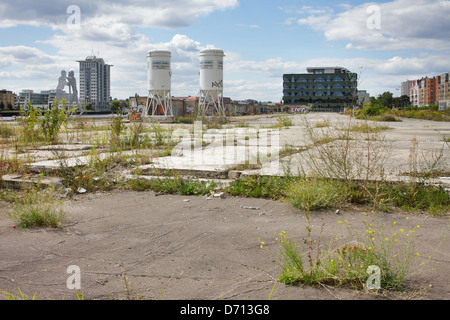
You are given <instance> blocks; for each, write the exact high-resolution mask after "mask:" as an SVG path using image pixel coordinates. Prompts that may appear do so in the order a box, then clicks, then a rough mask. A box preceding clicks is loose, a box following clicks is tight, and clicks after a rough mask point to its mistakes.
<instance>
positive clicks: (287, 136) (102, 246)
mask: <svg viewBox="0 0 450 320" xmlns="http://www.w3.org/2000/svg"><path fill="white" fill-rule="evenodd" d="M302 117H303V116H294V117H293V119H294V126H292V127H290V128H283V129H282V130H281V136H282V138H281V143H282V144H281V146H284V145H285V144H289V145H292V146H296V147H301V146H302V145H304V130H303V129H302V128H301V127H300V125H301V121H302ZM307 117H308V119H310V120H311V121H312V123H314V122H318V121H323V120H324V119H329V121H339V120H341V119H345V117H344V116H341V115H337V114H308V115H307ZM242 119H243V120H245V121H248V122H249V123H250V124H251V125H254V126H258V125H263V126H270V125H273V124H274V122H276V116H273V115H269V116H250V117H245V118H242ZM240 120H241V118H237V121H240ZM383 125H385V124H384V123H383ZM387 125H389V126H390V127H391V128H392V129H391V130H387V131H384V132H383V134H386V137H387V138H388V139H391V140H393V141H394V146H393V148H392V150H393V152H392V154H391V158H390V161H388V165H389V166H393V168H394V169H395V170H396V173H399V172H400V171H401V170H402V168H404V167H405V166H407V163H408V156H409V154H410V148H411V145H412V143H411V141H412V139H413V138H416V139H417V141H418V148H419V152H421V153H422V152H437V151H439V150H440V148H441V146H442V145H444V144H445V143H444V139H443V138H444V137H447V138H448V137H449V135H450V128H449V126H448V123H436V122H433V121H425V120H414V119H404V120H403V122H395V123H389V124H387ZM447 145H448V143H447ZM46 152H48V151H46ZM295 156H296V155H294V157H293V158H294V160H295ZM449 156H450V149H449V148H448V147H447V148H445V149H444V159H447V160H446V163H447V165H448V159H449ZM443 178H447V180H446V181H447V182H446V183H447V184H448V177H443ZM444 182H445V181H444ZM65 205H66V206H67V212H68V215H67V220H66V222H65V224H64V226H63V228H62V229H58V230H54V229H29V230H22V229H19V228H12V224H13V221H12V220H11V219H10V218H9V217H8V216H7V215H6V214H4V213H6V212H7V211H8V210H9V209H8V208H7V206H6V205H5V204H2V203H0V212H1V213H2V214H0V253H1V254H0V291H2V293H0V299H4V298H7V292H10V293H13V294H15V293H17V292H18V289H19V288H20V290H21V291H22V292H24V293H25V294H27V295H29V296H32V295H33V294H34V293H38V294H40V296H41V298H43V299H45V298H51V299H62V298H65V299H75V298H76V296H75V293H74V290H70V289H68V288H67V283H66V282H67V279H68V278H69V277H70V274H68V273H67V268H68V267H69V266H71V265H76V266H78V267H79V268H80V271H81V291H82V292H83V294H84V297H85V299H111V298H124V295H125V293H126V291H125V289H124V281H123V279H122V275H123V274H125V275H126V277H127V278H128V280H129V282H130V283H131V288H132V290H133V291H132V294H133V295H139V296H142V297H143V298H145V299H164V300H172V299H243V300H247V299H267V298H268V297H269V296H270V297H271V299H283V300H284V299H295V300H302V299H310V300H311V299H312V300H321V299H422V298H423V299H449V298H450V285H449V282H448V278H449V275H450V251H449V250H448V248H449V247H450V246H449V245H450V243H449V240H448V237H446V236H447V235H448V232H449V222H450V219H449V218H448V216H445V217H432V216H429V215H426V214H420V213H418V214H417V215H410V216H409V217H410V219H409V220H406V213H401V212H398V213H389V214H379V219H381V220H383V221H385V222H386V223H390V222H392V221H394V220H395V221H397V222H398V227H399V228H401V227H402V228H405V229H406V228H407V227H408V226H407V225H408V224H411V225H413V226H415V225H420V226H421V228H420V232H418V234H417V251H418V252H420V257H418V258H417V259H415V263H416V264H417V265H419V266H418V267H419V268H418V269H417V270H415V272H414V273H413V274H411V275H410V276H409V277H408V284H409V285H410V286H411V287H413V288H415V291H413V292H408V293H403V294H395V295H394V294H388V295H379V294H378V295H375V294H374V293H370V292H354V291H352V290H349V289H345V288H338V289H335V288H331V287H327V286H322V287H320V288H311V287H307V286H306V287H298V286H286V285H284V284H281V283H279V282H276V279H278V275H279V273H280V272H281V269H280V267H279V266H278V265H277V263H276V262H275V261H274V257H273V256H272V255H271V254H270V252H272V253H276V252H277V250H276V249H277V247H276V244H275V243H274V239H275V237H276V234H277V233H279V232H281V231H289V232H290V233H291V234H292V236H293V238H295V239H297V240H299V241H300V242H301V240H302V238H303V237H305V236H306V235H307V232H306V226H307V221H306V218H305V215H304V213H302V212H300V211H298V210H295V209H293V208H292V207H291V206H289V205H288V204H285V203H282V202H275V201H269V200H262V199H249V198H234V197H230V198H226V199H220V198H212V199H211V200H206V199H205V198H204V197H185V196H177V195H164V196H158V195H157V194H155V193H153V192H142V193H139V192H119V191H114V192H109V193H96V194H83V195H76V196H75V197H74V199H70V200H66V202H65ZM248 207H254V208H257V209H255V210H252V209H248ZM363 211H364V209H363V208H342V210H341V214H339V215H336V214H335V213H334V212H328V211H320V212H315V213H314V214H313V215H312V225H313V234H314V236H315V237H318V235H319V231H320V228H321V226H322V224H323V225H324V229H323V243H327V241H328V240H330V239H331V237H332V236H331V235H330V234H331V233H333V234H334V235H336V233H339V232H340V229H339V226H338V221H343V220H344V219H346V220H348V221H349V222H351V224H352V226H354V227H355V228H356V229H358V230H359V231H363V232H364V225H363V223H362V221H361V216H362V212H363ZM259 239H261V240H264V242H266V244H267V248H268V249H269V250H270V251H266V250H262V249H261V248H260V242H259ZM430 255H431V257H430V258H429V256H430ZM438 262H439V264H438ZM121 265H122V266H123V267H121ZM272 289H273V293H272V294H271V292H272Z"/></svg>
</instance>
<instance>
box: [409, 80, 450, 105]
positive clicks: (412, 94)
mask: <svg viewBox="0 0 450 320" xmlns="http://www.w3.org/2000/svg"><path fill="white" fill-rule="evenodd" d="M449 77H450V72H449V73H443V74H441V75H438V76H435V77H433V78H429V77H424V78H422V79H418V80H413V81H407V82H408V83H409V85H408V87H409V94H408V95H409V99H410V102H411V105H412V106H416V107H425V106H432V105H439V104H440V103H439V102H440V101H444V100H445V101H447V100H449V99H450V88H449V86H448V82H449ZM407 82H403V83H402V94H403V88H404V87H405V88H406V86H407Z"/></svg>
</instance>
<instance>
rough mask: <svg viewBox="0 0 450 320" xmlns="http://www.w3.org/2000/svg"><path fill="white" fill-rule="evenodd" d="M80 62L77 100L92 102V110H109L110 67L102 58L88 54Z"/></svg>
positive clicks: (86, 102)
mask: <svg viewBox="0 0 450 320" xmlns="http://www.w3.org/2000/svg"><path fill="white" fill-rule="evenodd" d="M78 62H79V64H80V82H79V88H80V90H79V95H80V98H79V101H80V103H81V104H82V105H84V106H85V105H87V104H88V103H91V104H92V107H93V110H94V111H109V110H111V107H110V102H111V71H110V70H111V67H112V65H109V64H106V63H105V61H104V60H103V59H102V58H97V57H96V56H89V57H87V58H86V59H85V60H82V61H78Z"/></svg>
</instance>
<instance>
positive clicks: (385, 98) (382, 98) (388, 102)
mask: <svg viewBox="0 0 450 320" xmlns="http://www.w3.org/2000/svg"><path fill="white" fill-rule="evenodd" d="M377 101H378V102H379V103H380V104H381V105H382V106H385V107H388V108H392V106H393V104H394V94H393V93H392V92H389V91H386V92H383V93H382V94H380V95H379V96H378V98H377Z"/></svg>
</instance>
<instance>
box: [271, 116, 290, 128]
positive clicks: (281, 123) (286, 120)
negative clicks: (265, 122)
mask: <svg viewBox="0 0 450 320" xmlns="http://www.w3.org/2000/svg"><path fill="white" fill-rule="evenodd" d="M292 125H293V121H292V118H291V117H289V116H278V117H277V124H276V125H275V127H277V128H281V127H290V126H292Z"/></svg>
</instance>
